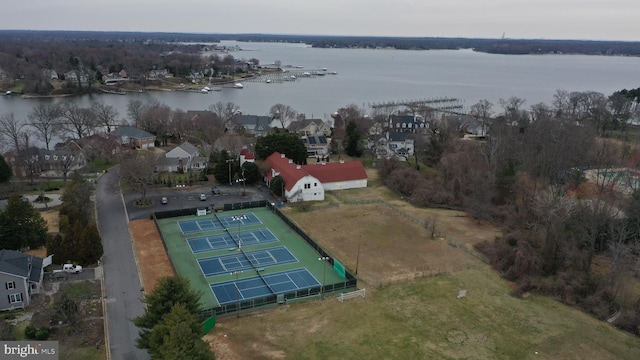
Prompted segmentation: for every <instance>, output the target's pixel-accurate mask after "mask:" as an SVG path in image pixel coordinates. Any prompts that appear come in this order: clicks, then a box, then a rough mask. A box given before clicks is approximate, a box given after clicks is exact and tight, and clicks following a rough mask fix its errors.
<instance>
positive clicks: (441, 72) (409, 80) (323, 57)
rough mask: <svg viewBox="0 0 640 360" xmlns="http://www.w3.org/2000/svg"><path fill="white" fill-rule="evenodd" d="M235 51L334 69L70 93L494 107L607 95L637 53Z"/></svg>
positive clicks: (110, 100)
mask: <svg viewBox="0 0 640 360" xmlns="http://www.w3.org/2000/svg"><path fill="white" fill-rule="evenodd" d="M222 44H223V45H227V46H235V45H238V46H239V47H240V48H241V49H242V50H241V51H236V52H233V53H232V55H233V56H234V57H235V58H237V59H238V58H240V59H246V60H248V59H251V58H256V59H259V60H260V64H263V65H264V64H270V63H275V62H276V61H279V62H281V64H282V65H291V66H292V67H294V68H292V69H295V70H300V69H296V68H295V67H296V66H298V67H303V68H302V69H303V70H307V69H309V71H311V70H312V69H320V68H327V70H328V71H329V72H331V71H335V72H336V73H337V74H336V75H327V76H321V77H313V78H298V79H297V80H296V81H287V82H281V83H276V82H272V83H266V82H245V83H243V85H244V88H243V89H232V88H224V89H222V91H211V92H209V93H208V94H200V93H188V92H146V93H141V94H128V95H125V96H122V95H111V94H95V95H91V96H89V95H86V96H81V97H77V98H75V101H78V102H79V105H81V106H88V105H89V104H90V102H91V101H101V102H104V103H107V104H110V105H112V106H114V107H115V108H116V109H117V110H118V111H119V117H121V118H126V116H127V115H126V108H127V104H128V102H129V100H133V99H139V100H142V101H148V100H149V99H151V98H155V99H157V100H158V101H160V102H162V103H165V104H167V105H168V106H170V107H172V108H174V109H178V108H179V109H182V110H185V111H186V110H204V109H207V108H208V107H209V106H210V105H212V104H214V103H216V102H219V101H222V102H225V103H226V102H233V103H235V104H236V105H238V106H239V108H240V109H242V111H243V112H244V113H245V114H252V115H266V114H267V113H268V111H269V108H270V107H271V106H272V105H274V104H277V103H282V104H285V105H289V106H291V107H292V108H293V109H294V110H296V111H297V112H299V113H304V114H305V115H306V117H307V118H322V119H328V118H329V114H331V113H333V112H335V111H336V110H337V109H338V108H340V107H344V106H347V105H349V104H355V105H357V106H359V107H362V108H365V110H368V109H369V105H370V104H373V103H380V102H386V101H399V100H417V99H435V98H443V97H450V98H458V99H460V100H461V101H462V104H463V105H464V106H465V107H470V106H471V105H473V104H475V103H476V102H478V101H479V100H481V99H487V100H489V101H490V102H492V103H493V104H494V110H495V111H499V105H498V101H499V99H501V98H504V99H506V98H508V97H511V96H517V97H520V98H523V99H525V100H526V103H525V107H528V106H530V105H533V104H536V103H540V102H543V103H546V104H548V105H550V104H551V101H552V98H553V94H554V93H555V91H556V90H558V89H564V90H567V91H587V90H590V91H598V92H602V93H604V94H605V95H610V94H611V93H613V92H614V91H617V90H621V89H623V88H626V89H631V88H637V87H640V58H638V57H608V56H586V55H555V54H554V55H492V54H485V53H476V52H474V51H472V50H430V51H411V50H388V49H377V50H376V49H318V48H312V47H309V46H307V45H305V44H287V43H239V42H234V41H224V42H223V43H222ZM51 101H59V100H58V99H22V98H20V97H18V96H0V115H2V114H6V113H10V112H13V113H14V114H15V116H16V117H17V118H20V119H26V118H27V114H28V113H29V112H30V111H31V109H32V108H33V106H34V105H36V104H38V103H39V102H51Z"/></svg>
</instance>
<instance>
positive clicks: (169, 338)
mask: <svg viewBox="0 0 640 360" xmlns="http://www.w3.org/2000/svg"><path fill="white" fill-rule="evenodd" d="M149 353H150V354H151V358H152V359H154V360H156V359H157V360H174V359H193V360H213V359H215V356H214V354H213V352H211V350H210V349H209V345H208V344H207V343H206V342H205V341H204V340H202V325H201V324H200V322H199V321H198V318H197V317H196V316H195V315H194V314H192V313H190V312H189V310H187V309H186V308H185V307H184V305H182V304H176V305H174V306H173V308H172V309H171V312H170V313H168V314H166V315H165V316H164V317H163V318H162V320H161V321H160V322H159V323H158V324H156V325H155V326H154V327H153V329H152V330H151V333H150V335H149Z"/></svg>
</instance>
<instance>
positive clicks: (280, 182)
mask: <svg viewBox="0 0 640 360" xmlns="http://www.w3.org/2000/svg"><path fill="white" fill-rule="evenodd" d="M284 186H285V183H284V179H283V178H282V176H280V175H278V176H276V177H274V178H273V179H271V182H270V183H269V188H270V189H271V192H273V193H274V194H276V195H278V196H284Z"/></svg>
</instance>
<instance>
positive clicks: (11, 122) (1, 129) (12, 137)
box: [0, 113, 24, 153]
mask: <svg viewBox="0 0 640 360" xmlns="http://www.w3.org/2000/svg"><path fill="white" fill-rule="evenodd" d="M23 128H24V123H22V121H20V120H17V119H16V118H15V116H14V115H13V113H9V114H6V115H2V116H0V136H1V137H2V139H3V140H4V141H6V142H9V143H13V149H14V150H15V151H16V153H19V152H20V150H21V146H20V141H21V140H22V138H23V130H22V129H23Z"/></svg>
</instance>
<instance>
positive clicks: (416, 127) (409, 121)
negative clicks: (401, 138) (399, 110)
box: [389, 115, 429, 133]
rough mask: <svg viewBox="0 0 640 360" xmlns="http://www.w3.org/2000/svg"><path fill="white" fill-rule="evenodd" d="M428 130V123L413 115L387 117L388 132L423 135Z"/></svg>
mask: <svg viewBox="0 0 640 360" xmlns="http://www.w3.org/2000/svg"><path fill="white" fill-rule="evenodd" d="M428 128H429V124H428V123H426V122H424V121H420V120H418V119H417V118H416V116H413V115H391V116H389V132H408V133H424V132H425V131H426V130H427V129H428Z"/></svg>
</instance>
